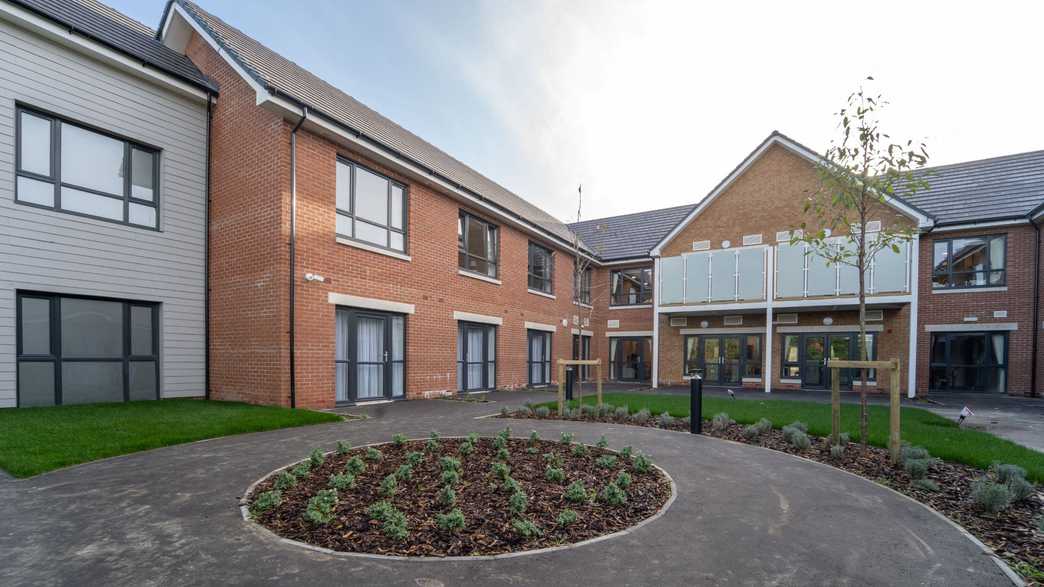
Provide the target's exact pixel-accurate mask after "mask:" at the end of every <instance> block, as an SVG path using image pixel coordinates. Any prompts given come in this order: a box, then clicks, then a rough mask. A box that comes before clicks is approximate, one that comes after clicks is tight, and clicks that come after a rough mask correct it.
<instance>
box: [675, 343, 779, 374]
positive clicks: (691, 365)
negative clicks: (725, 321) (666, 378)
mask: <svg viewBox="0 0 1044 587" xmlns="http://www.w3.org/2000/svg"><path fill="white" fill-rule="evenodd" d="M684 345H685V346H684V349H683V352H684V353H685V374H686V375H689V374H691V373H693V372H702V373H703V380H704V382H706V383H709V384H719V385H729V384H739V383H741V382H742V380H743V379H744V378H749V379H756V378H760V377H761V361H762V357H761V335H760V334H715V335H704V334H701V335H692V336H686V337H685V342H684Z"/></svg>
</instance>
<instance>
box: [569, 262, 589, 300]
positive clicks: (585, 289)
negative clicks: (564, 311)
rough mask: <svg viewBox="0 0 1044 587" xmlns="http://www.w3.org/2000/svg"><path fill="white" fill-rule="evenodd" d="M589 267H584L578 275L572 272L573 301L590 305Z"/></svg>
mask: <svg viewBox="0 0 1044 587" xmlns="http://www.w3.org/2000/svg"><path fill="white" fill-rule="evenodd" d="M591 274H592V271H591V267H584V269H583V270H582V271H580V273H577V272H576V271H573V278H574V279H575V280H576V283H574V284H573V301H574V302H580V303H581V304H587V305H588V306H590V305H591Z"/></svg>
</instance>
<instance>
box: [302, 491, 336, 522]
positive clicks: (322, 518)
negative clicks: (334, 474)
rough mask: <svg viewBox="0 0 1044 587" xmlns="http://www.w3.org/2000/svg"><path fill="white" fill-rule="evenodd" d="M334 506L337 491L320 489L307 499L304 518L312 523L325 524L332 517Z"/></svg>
mask: <svg viewBox="0 0 1044 587" xmlns="http://www.w3.org/2000/svg"><path fill="white" fill-rule="evenodd" d="M335 507H337V491H336V490H334V489H321V490H319V492H318V493H316V494H315V495H314V496H313V497H312V498H311V499H309V500H308V507H306V508H305V513H304V518H305V519H306V520H308V521H309V522H311V523H313V524H316V525H320V526H325V525H326V524H329V523H330V522H331V521H332V520H333V519H334V513H333V510H334V508H335Z"/></svg>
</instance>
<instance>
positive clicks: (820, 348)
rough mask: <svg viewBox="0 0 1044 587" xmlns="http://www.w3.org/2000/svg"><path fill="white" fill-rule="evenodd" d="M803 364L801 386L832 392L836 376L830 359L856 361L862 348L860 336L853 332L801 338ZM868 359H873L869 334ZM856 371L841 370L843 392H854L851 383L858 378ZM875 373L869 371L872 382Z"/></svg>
mask: <svg viewBox="0 0 1044 587" xmlns="http://www.w3.org/2000/svg"><path fill="white" fill-rule="evenodd" d="M801 339H802V342H801V349H802V351H803V352H802V364H801V386H802V387H805V388H812V389H829V388H830V387H832V385H833V373H832V372H831V369H830V367H829V366H828V363H829V361H830V360H831V359H836V360H845V361H847V360H856V359H858V358H859V348H858V345H857V344H856V341H857V340H859V335H858V334H855V333H851V332H845V333H840V334H806V335H803V336H802V337H801ZM867 339H868V346H867V356H869V357H870V358H871V359H872V358H873V357H874V348H873V342H872V341H873V336H872V335H867ZM858 373H859V371H858V370H857V369H841V370H840V372H839V376H840V377H841V382H840V383H841V385H840V387H841V389H852V382H853V381H854V380H855V379H856V378H857V377H858ZM874 375H875V374H874V371H873V370H872V369H871V370H869V371H868V377H869V379H871V380H872V379H874Z"/></svg>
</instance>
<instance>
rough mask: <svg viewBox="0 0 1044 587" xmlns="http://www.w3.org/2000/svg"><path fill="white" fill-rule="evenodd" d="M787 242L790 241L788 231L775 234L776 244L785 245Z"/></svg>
mask: <svg viewBox="0 0 1044 587" xmlns="http://www.w3.org/2000/svg"><path fill="white" fill-rule="evenodd" d="M789 240H790V231H789V230H781V231H779V232H777V233H776V242H777V243H785V242H787V241H789Z"/></svg>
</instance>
